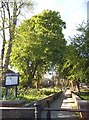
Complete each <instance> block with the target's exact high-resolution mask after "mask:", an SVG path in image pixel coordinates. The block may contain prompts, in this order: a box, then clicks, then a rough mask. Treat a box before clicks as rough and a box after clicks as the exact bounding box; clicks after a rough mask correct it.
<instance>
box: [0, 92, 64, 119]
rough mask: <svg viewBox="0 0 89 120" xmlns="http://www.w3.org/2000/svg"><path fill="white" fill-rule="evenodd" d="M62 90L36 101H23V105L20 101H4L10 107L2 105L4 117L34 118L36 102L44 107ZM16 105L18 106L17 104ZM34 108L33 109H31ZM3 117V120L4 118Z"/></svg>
mask: <svg viewBox="0 0 89 120" xmlns="http://www.w3.org/2000/svg"><path fill="white" fill-rule="evenodd" d="M61 93H62V92H59V93H56V94H53V95H51V96H49V97H47V98H44V99H41V100H38V101H34V102H32V103H30V104H24V102H23V101H22V105H21V103H20V101H18V102H17V101H16V102H15V101H14V102H12V101H11V102H10V101H6V103H5V101H3V104H2V106H5V105H6V106H8V107H6V108H5V107H2V108H0V109H2V118H3V119H4V118H19V120H20V119H21V118H34V116H35V115H34V103H36V102H38V103H39V104H40V105H41V106H42V107H44V106H47V100H49V101H50V102H53V101H54V100H55V99H57V98H58V97H59V96H60V95H61ZM15 105H16V106H15ZM30 108H32V109H30ZM3 119H2V120H3Z"/></svg>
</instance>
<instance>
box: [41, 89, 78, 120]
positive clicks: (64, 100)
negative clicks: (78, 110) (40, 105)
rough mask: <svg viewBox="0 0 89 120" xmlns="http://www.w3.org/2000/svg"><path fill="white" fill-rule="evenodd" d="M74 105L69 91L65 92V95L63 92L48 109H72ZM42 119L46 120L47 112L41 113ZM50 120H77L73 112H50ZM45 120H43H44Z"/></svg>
mask: <svg viewBox="0 0 89 120" xmlns="http://www.w3.org/2000/svg"><path fill="white" fill-rule="evenodd" d="M74 105H75V103H74V101H73V98H72V96H71V92H70V90H69V91H68V90H67V91H66V92H65V93H64V92H63V93H62V94H61V96H59V98H58V99H56V100H55V101H54V102H52V103H51V104H50V108H53V109H59V108H73V107H74ZM41 117H42V118H46V119H47V111H43V112H42V114H41ZM51 118H52V119H54V120H55V119H60V120H61V119H63V120H69V119H72V120H79V119H77V116H76V114H75V112H68V111H67V112H66V111H51ZM46 119H45V120H46Z"/></svg>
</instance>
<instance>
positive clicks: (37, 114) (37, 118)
mask: <svg viewBox="0 0 89 120" xmlns="http://www.w3.org/2000/svg"><path fill="white" fill-rule="evenodd" d="M34 106H35V120H41V111H42V108H41V105H40V104H39V103H38V102H37V103H35V104H34Z"/></svg>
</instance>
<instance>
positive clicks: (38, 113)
mask: <svg viewBox="0 0 89 120" xmlns="http://www.w3.org/2000/svg"><path fill="white" fill-rule="evenodd" d="M47 104H48V106H47V107H42V106H41V105H40V104H39V103H38V102H37V103H35V104H34V107H0V110H33V111H34V113H35V114H34V115H35V116H34V117H33V118H35V120H40V119H41V112H42V111H47V118H48V120H51V111H65V112H87V113H88V114H89V109H69V108H68V109H66V108H59V109H53V108H50V104H49V101H47ZM19 119H20V118H19ZM29 120H30V119H29Z"/></svg>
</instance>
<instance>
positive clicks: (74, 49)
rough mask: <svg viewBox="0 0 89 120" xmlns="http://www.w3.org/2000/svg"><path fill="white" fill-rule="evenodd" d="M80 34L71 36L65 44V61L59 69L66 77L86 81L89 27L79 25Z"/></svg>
mask: <svg viewBox="0 0 89 120" xmlns="http://www.w3.org/2000/svg"><path fill="white" fill-rule="evenodd" d="M77 30H78V32H80V34H77V35H76V36H74V38H71V44H70V45H69V46H67V52H66V56H65V62H64V65H63V67H62V69H61V71H62V72H63V74H64V76H66V77H67V78H68V79H73V80H78V79H80V81H82V82H86V83H88V81H89V74H88V73H89V28H88V26H87V25H85V26H83V25H82V26H79V28H78V29H77Z"/></svg>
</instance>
